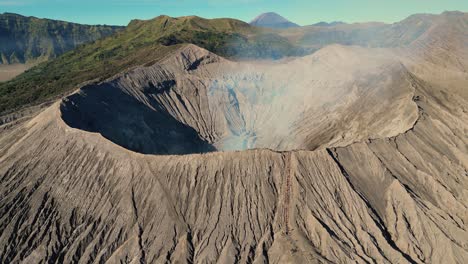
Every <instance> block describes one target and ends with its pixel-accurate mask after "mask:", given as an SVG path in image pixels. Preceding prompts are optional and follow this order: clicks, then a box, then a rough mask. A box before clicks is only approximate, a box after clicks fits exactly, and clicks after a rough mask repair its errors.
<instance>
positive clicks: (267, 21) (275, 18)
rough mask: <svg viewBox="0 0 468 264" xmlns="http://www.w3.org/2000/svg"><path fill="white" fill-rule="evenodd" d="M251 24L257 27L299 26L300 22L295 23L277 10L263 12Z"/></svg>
mask: <svg viewBox="0 0 468 264" xmlns="http://www.w3.org/2000/svg"><path fill="white" fill-rule="evenodd" d="M250 25H252V26H257V27H267V28H292V27H299V25H298V24H295V23H293V22H291V21H289V20H287V19H286V18H284V17H282V16H281V15H279V14H277V13H275V12H268V13H263V14H261V15H259V16H257V17H256V18H254V20H252V21H251V22H250Z"/></svg>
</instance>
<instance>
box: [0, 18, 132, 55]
mask: <svg viewBox="0 0 468 264" xmlns="http://www.w3.org/2000/svg"><path fill="white" fill-rule="evenodd" d="M121 29H123V27H118V26H101V25H98V26H91V25H80V24H75V23H69V22H64V21H57V20H50V19H40V18H36V17H25V16H22V15H18V14H12V13H4V14H0V64H13V63H30V62H35V61H38V60H39V61H44V60H48V59H50V58H55V57H57V56H59V55H61V54H63V53H65V52H67V51H69V50H72V49H74V48H76V47H77V46H78V45H81V44H85V43H88V42H92V41H95V40H97V39H100V38H102V37H106V36H109V35H112V34H113V33H115V32H116V31H118V30H121Z"/></svg>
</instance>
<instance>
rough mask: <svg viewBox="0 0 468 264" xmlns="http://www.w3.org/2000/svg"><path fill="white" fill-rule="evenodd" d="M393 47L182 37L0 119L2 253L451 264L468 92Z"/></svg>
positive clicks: (467, 196)
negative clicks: (440, 80)
mask: <svg viewBox="0 0 468 264" xmlns="http://www.w3.org/2000/svg"><path fill="white" fill-rule="evenodd" d="M398 57H399V55H398V54H395V53H394V51H388V50H382V49H375V50H373V49H364V48H357V47H342V46H329V47H326V48H324V49H322V50H320V51H319V52H317V53H314V54H313V55H310V56H307V57H304V58H298V59H294V60H289V61H286V62H276V63H265V62H262V63H259V62H231V61H228V60H225V59H223V58H221V57H218V56H216V55H214V54H211V53H209V52H207V51H205V50H203V49H201V48H198V47H196V46H193V45H188V46H185V47H183V48H181V49H180V50H178V51H177V52H175V53H174V54H171V55H169V56H168V57H167V58H166V59H165V60H163V61H162V62H160V63H158V64H155V65H150V66H145V67H138V68H135V69H132V70H130V71H127V72H125V73H122V74H120V75H118V76H115V77H114V78H111V79H109V80H107V81H104V82H102V83H99V84H93V85H88V86H86V87H82V88H81V89H80V90H79V91H77V92H76V93H74V94H72V95H70V96H68V97H67V98H65V99H64V100H63V101H61V102H57V103H55V104H54V105H52V106H51V107H49V108H47V109H46V110H44V111H43V112H42V113H40V114H38V115H37V116H35V117H33V118H31V119H30V120H26V121H24V122H18V123H15V124H11V123H10V124H6V125H4V126H2V127H1V129H2V132H1V134H0V164H1V165H2V166H0V262H1V263H18V262H22V261H23V262H25V263H36V262H41V261H44V262H52V263H56V262H58V263H62V262H65V263H70V262H73V263H75V262H76V263H90V262H93V263H94V262H99V263H101V262H107V263H117V262H125V263H138V262H140V263H163V262H164V263H165V262H172V263H186V262H189V263H213V262H218V263H234V262H241V263H264V262H270V263H287V262H295V263H329V262H331V263H354V262H356V263H369V262H373V263H463V261H464V260H466V259H468V233H467V225H466V223H467V221H468V214H467V212H468V210H467V204H468V192H467V188H468V169H467V168H468V148H467V145H468V138H467V137H466V135H467V134H468V122H467V121H468V109H467V105H468V103H467V98H466V97H464V96H461V95H458V94H456V93H455V92H453V91H452V93H451V94H447V91H448V89H449V88H448V87H443V86H441V85H439V84H437V83H432V82H430V80H425V79H423V78H422V77H424V76H426V75H424V74H421V71H422V69H424V68H425V67H423V65H419V67H416V66H418V63H424V62H419V61H416V60H415V59H414V58H411V59H405V60H400V59H398ZM409 69H419V72H418V74H414V73H413V72H411V70H409ZM454 81H455V80H454ZM458 82H465V84H467V83H466V82H467V81H466V79H463V78H460V79H458ZM454 91H457V90H454ZM231 149H234V150H241V151H227V152H222V151H224V150H231ZM197 153H204V154H197ZM155 154H157V155H155ZM179 154H186V155H179Z"/></svg>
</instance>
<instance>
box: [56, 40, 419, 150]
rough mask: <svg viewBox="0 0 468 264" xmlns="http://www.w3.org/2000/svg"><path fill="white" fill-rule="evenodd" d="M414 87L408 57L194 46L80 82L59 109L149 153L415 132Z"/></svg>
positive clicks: (317, 144)
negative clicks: (259, 53) (275, 58)
mask: <svg viewBox="0 0 468 264" xmlns="http://www.w3.org/2000/svg"><path fill="white" fill-rule="evenodd" d="M358 61H359V62H360V63H357V62H358ZM356 65H359V66H356ZM412 92H413V87H412V81H411V75H410V74H409V73H408V72H407V71H406V69H405V68H404V67H403V66H402V65H401V64H399V63H397V62H395V61H393V60H392V59H389V56H388V54H381V53H379V52H375V53H369V51H368V50H364V49H362V48H348V47H347V48H345V47H341V46H332V47H329V48H326V49H324V50H321V51H319V52H317V53H316V54H314V55H312V56H308V57H304V58H298V59H293V60H288V61H281V62H274V63H273V62H231V61H227V60H225V59H223V58H220V57H218V56H216V55H214V54H212V53H209V52H208V51H206V50H203V49H201V48H198V47H196V46H193V45H188V46H187V47H185V48H183V49H181V50H179V51H178V52H176V53H175V54H173V55H171V56H168V57H167V58H166V59H165V60H164V61H163V62H161V63H158V64H155V65H152V66H147V67H139V68H136V69H133V70H131V71H129V72H126V73H123V74H121V75H118V76H116V77H114V78H113V79H110V80H108V81H105V82H103V83H101V84H94V85H89V86H86V87H83V88H81V89H80V91H79V92H78V93H76V94H73V95H71V96H69V97H68V98H66V99H65V100H64V101H63V103H62V106H61V111H62V117H63V119H64V121H65V122H66V123H67V124H68V125H70V126H71V127H74V128H78V129H82V130H86V131H90V132H97V133H100V134H102V135H103V136H104V137H106V138H107V139H109V140H111V141H113V142H114V143H116V144H118V145H120V146H122V147H125V148H127V149H130V150H133V151H136V152H140V153H144V154H189V153H203V152H211V151H229V150H245V149H253V148H269V149H274V150H293V149H308V150H313V149H317V148H321V147H327V146H344V145H347V144H351V143H353V142H356V141H360V140H365V139H368V138H380V137H388V136H394V135H397V134H399V133H402V132H404V131H406V130H408V129H409V128H410V127H412V125H413V124H414V122H415V120H416V119H417V107H416V105H415V104H414V103H413V102H412V97H413V94H412Z"/></svg>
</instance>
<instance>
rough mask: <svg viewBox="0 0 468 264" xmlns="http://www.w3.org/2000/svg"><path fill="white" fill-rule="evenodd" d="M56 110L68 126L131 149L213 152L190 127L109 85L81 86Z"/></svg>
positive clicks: (162, 152)
mask: <svg viewBox="0 0 468 264" xmlns="http://www.w3.org/2000/svg"><path fill="white" fill-rule="evenodd" d="M60 109H61V112H62V118H63V120H64V121H65V122H66V123H67V124H68V125H69V126H71V127H73V128H77V129H82V130H85V131H89V132H97V133H100V134H101V135H102V136H104V137H105V138H107V139H109V140H110V141H112V142H114V143H116V144H118V145H120V146H122V147H124V148H127V149H129V150H132V151H135V152H139V153H143V154H158V155H181V154H192V153H204V152H211V151H215V148H214V147H213V146H212V145H211V144H209V143H207V142H206V141H204V140H202V139H201V138H200V137H199V136H198V134H197V132H196V131H195V130H194V129H193V128H192V127H189V126H187V125H185V124H183V123H181V122H179V121H177V120H176V119H174V118H173V117H172V116H170V115H169V114H167V113H165V112H163V111H161V110H154V109H152V108H150V107H148V106H147V105H145V104H143V103H141V102H139V101H138V100H136V99H135V98H133V97H131V96H129V95H128V94H126V93H124V92H123V91H122V90H120V89H118V88H116V87H113V86H112V85H110V84H102V85H93V86H88V87H84V88H82V89H81V92H80V93H78V94H74V95H71V96H70V97H68V98H67V99H66V100H64V102H63V103H62V105H61V108H60Z"/></svg>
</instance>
